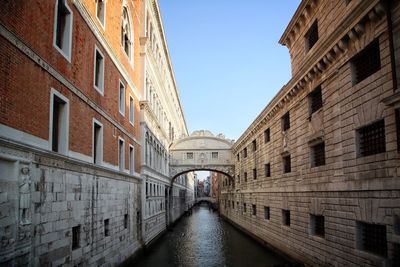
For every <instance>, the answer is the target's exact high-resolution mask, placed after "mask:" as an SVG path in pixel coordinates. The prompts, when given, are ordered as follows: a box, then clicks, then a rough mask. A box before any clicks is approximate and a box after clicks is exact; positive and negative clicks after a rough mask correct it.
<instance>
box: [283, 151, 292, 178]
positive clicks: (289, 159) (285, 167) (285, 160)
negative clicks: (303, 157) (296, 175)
mask: <svg viewBox="0 0 400 267" xmlns="http://www.w3.org/2000/svg"><path fill="white" fill-rule="evenodd" d="M288 163H289V165H287V164H288ZM282 167H283V168H282V171H283V174H286V173H291V172H292V157H291V155H290V154H289V153H285V154H283V155H282Z"/></svg>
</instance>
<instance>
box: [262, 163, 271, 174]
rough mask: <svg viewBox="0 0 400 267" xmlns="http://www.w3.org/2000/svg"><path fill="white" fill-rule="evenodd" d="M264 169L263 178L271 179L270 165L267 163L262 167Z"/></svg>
mask: <svg viewBox="0 0 400 267" xmlns="http://www.w3.org/2000/svg"><path fill="white" fill-rule="evenodd" d="M264 168H265V177H271V164H270V163H267V164H265V165H264Z"/></svg>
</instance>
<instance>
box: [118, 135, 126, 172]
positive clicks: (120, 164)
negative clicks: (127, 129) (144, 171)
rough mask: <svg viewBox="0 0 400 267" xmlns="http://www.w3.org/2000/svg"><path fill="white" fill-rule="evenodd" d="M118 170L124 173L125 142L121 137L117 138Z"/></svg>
mask: <svg viewBox="0 0 400 267" xmlns="http://www.w3.org/2000/svg"><path fill="white" fill-rule="evenodd" d="M121 144H122V146H121ZM121 152H122V153H121ZM118 169H119V171H122V172H123V171H125V140H124V139H123V138H122V137H121V136H119V137H118Z"/></svg>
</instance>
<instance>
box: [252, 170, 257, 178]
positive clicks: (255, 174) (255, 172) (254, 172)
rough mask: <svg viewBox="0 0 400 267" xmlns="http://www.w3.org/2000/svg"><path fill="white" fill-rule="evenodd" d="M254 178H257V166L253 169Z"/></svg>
mask: <svg viewBox="0 0 400 267" xmlns="http://www.w3.org/2000/svg"><path fill="white" fill-rule="evenodd" d="M253 179H254V180H257V169H256V168H254V169H253Z"/></svg>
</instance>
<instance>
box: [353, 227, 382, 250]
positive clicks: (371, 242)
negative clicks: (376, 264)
mask: <svg viewBox="0 0 400 267" xmlns="http://www.w3.org/2000/svg"><path fill="white" fill-rule="evenodd" d="M356 240H357V248H358V249H360V250H364V251H367V252H371V253H373V254H376V255H379V256H382V257H386V256H387V239H386V226H385V225H379V224H371V223H364V222H357V239H356Z"/></svg>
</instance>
